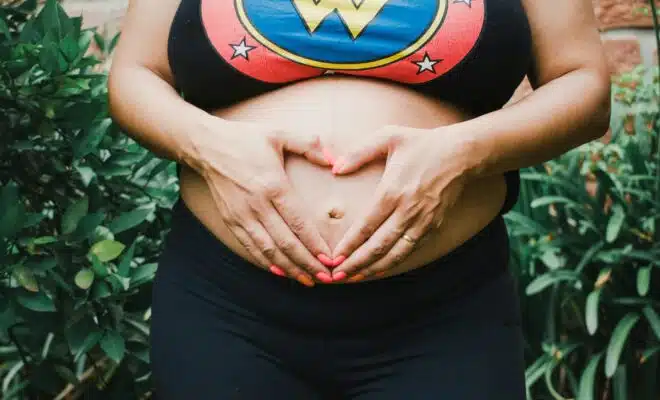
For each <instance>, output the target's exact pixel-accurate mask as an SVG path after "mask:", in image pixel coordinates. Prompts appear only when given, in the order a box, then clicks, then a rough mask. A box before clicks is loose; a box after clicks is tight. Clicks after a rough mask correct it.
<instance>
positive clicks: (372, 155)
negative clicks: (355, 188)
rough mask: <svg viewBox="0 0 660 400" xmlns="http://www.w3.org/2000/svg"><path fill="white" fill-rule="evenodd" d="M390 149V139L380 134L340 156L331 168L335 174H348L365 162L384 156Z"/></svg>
mask: <svg viewBox="0 0 660 400" xmlns="http://www.w3.org/2000/svg"><path fill="white" fill-rule="evenodd" d="M389 149H390V139H389V137H387V136H384V135H381V136H378V137H375V138H369V142H363V143H361V144H360V145H358V146H357V147H356V148H354V149H353V150H351V151H349V152H348V153H347V154H345V155H344V156H342V157H339V158H338V159H337V161H335V164H334V166H333V168H332V173H333V174H335V175H344V174H350V173H353V172H355V171H357V170H358V169H360V168H361V167H362V166H364V165H365V164H367V163H370V162H372V161H375V160H377V159H379V158H382V157H386V156H387V154H388V153H389Z"/></svg>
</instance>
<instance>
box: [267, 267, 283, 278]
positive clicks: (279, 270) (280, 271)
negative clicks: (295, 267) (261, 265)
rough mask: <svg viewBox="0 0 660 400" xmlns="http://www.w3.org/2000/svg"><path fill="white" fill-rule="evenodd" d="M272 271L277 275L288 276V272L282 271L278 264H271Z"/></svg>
mask: <svg viewBox="0 0 660 400" xmlns="http://www.w3.org/2000/svg"><path fill="white" fill-rule="evenodd" d="M270 272H272V273H274V274H275V275H277V276H283V277H284V276H286V273H285V272H284V271H282V269H281V268H280V267H278V266H277V265H271V266H270Z"/></svg>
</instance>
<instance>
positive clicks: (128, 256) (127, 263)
mask: <svg viewBox="0 0 660 400" xmlns="http://www.w3.org/2000/svg"><path fill="white" fill-rule="evenodd" d="M136 245H137V241H135V240H134V241H133V243H132V244H131V246H130V247H129V248H128V250H127V251H126V252H125V253H124V255H123V256H122V257H121V261H120V263H119V265H118V266H117V274H118V275H119V276H122V277H125V278H127V277H128V275H129V272H130V270H131V261H132V260H133V255H134V254H135V247H136Z"/></svg>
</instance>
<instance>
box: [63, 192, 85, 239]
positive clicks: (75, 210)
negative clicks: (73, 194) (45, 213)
mask: <svg viewBox="0 0 660 400" xmlns="http://www.w3.org/2000/svg"><path fill="white" fill-rule="evenodd" d="M88 210H89V198H87V196H85V197H82V198H80V199H78V200H77V201H75V202H74V203H72V204H71V205H69V207H68V208H67V209H66V211H64V214H63V215H62V233H64V234H65V235H68V234H70V233H72V232H73V231H74V230H75V229H76V227H77V226H78V222H80V220H81V219H82V217H84V216H85V214H87V211H88Z"/></svg>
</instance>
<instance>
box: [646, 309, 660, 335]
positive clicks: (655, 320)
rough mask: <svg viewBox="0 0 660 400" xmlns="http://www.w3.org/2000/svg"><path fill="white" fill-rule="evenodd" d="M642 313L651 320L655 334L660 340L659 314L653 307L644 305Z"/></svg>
mask: <svg viewBox="0 0 660 400" xmlns="http://www.w3.org/2000/svg"><path fill="white" fill-rule="evenodd" d="M642 313H643V314H644V316H645V317H646V319H647V320H648V321H649V325H650V326H651V329H652V330H653V333H655V336H656V337H657V338H658V339H659V340H660V317H658V314H657V313H656V312H655V310H654V309H653V308H651V306H646V307H644V308H643V309H642Z"/></svg>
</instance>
